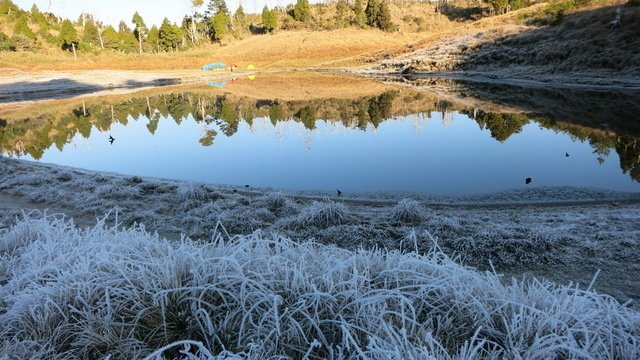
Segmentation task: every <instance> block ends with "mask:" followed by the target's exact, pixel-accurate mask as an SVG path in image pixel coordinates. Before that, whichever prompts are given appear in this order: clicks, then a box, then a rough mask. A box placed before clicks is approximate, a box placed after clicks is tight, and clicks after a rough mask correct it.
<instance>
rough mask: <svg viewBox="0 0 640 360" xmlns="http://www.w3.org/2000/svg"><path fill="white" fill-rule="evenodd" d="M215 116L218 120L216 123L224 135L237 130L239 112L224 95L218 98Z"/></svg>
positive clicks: (229, 134)
mask: <svg viewBox="0 0 640 360" xmlns="http://www.w3.org/2000/svg"><path fill="white" fill-rule="evenodd" d="M215 117H216V119H217V120H218V121H217V123H218V126H220V129H221V130H222V133H223V134H225V135H226V136H231V135H233V134H235V133H236V132H238V125H239V123H240V114H239V113H238V111H237V110H236V108H235V106H234V104H233V102H231V100H229V99H227V98H226V97H219V98H218V102H217V111H216V115H215Z"/></svg>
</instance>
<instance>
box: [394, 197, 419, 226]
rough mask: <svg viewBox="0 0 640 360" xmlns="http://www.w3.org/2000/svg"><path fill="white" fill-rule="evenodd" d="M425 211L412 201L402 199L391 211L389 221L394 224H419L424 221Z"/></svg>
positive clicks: (416, 202)
mask: <svg viewBox="0 0 640 360" xmlns="http://www.w3.org/2000/svg"><path fill="white" fill-rule="evenodd" d="M424 217H425V209H424V208H423V207H422V205H420V203H419V202H418V201H416V200H413V199H402V200H400V202H398V204H397V205H396V206H395V207H394V208H393V210H392V211H391V221H392V222H395V223H409V224H419V223H421V222H422V221H423V220H424Z"/></svg>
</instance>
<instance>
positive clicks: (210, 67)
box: [202, 61, 226, 71]
mask: <svg viewBox="0 0 640 360" xmlns="http://www.w3.org/2000/svg"><path fill="white" fill-rule="evenodd" d="M225 66H226V64H225V63H223V62H219V61H216V62H213V63H211V64H207V65H205V66H203V67H202V70H207V71H209V70H213V69H215V68H221V67H225Z"/></svg>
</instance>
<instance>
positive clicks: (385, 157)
mask: <svg viewBox="0 0 640 360" xmlns="http://www.w3.org/2000/svg"><path fill="white" fill-rule="evenodd" d="M110 139H113V140H111V141H110ZM0 149H1V151H2V154H3V155H4V156H10V157H16V158H21V159H27V160H35V161H40V162H45V163H53V164H58V165H63V166H70V167H77V168H82V169H89V170H95V171H105V172H114V173H120V174H126V175H135V176H142V177H156V178H169V179H180V180H189V181H197V182H205V183H212V184H228V185H236V186H245V185H249V186H251V187H260V188H273V189H282V190H305V191H306V190H314V191H315V190H318V191H332V192H335V191H336V190H337V189H340V190H341V191H342V192H345V193H369V192H412V193H424V194H437V195H462V194H474V193H489V192H496V191H502V190H509V189H517V188H523V187H539V186H576V187H591V188H602V189H609V190H620V191H633V192H637V191H640V93H638V92H618V91H604V90H603V91H600V90H575V89H540V88H527V87H519V86H510V85H495V84H488V83H471V82H461V81H454V80H443V79H436V78H400V77H388V78H376V79H370V78H360V77H349V76H338V75H332V74H310V73H293V74H272V75H268V74H264V75H257V76H255V77H253V76H252V77H251V78H249V77H239V78H236V79H233V80H229V81H217V80H216V82H212V81H203V82H202V84H191V85H172V86H164V87H158V88H152V89H145V90H141V91H138V92H134V93H129V94H126V95H125V94H120V95H112V96H111V95H110V96H100V97H92V96H83V97H80V98H69V99H57V100H48V101H44V102H38V103H36V104H35V105H34V106H25V107H17V108H13V109H12V108H9V109H8V110H4V111H0ZM527 178H530V180H531V181H530V183H528V184H527V183H526V181H525V179H527Z"/></svg>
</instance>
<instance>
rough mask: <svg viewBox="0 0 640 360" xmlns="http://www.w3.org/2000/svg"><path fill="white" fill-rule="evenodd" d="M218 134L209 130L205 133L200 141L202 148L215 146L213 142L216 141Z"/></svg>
mask: <svg viewBox="0 0 640 360" xmlns="http://www.w3.org/2000/svg"><path fill="white" fill-rule="evenodd" d="M217 135H218V132H217V131H215V130H213V129H207V130H205V132H204V136H202V137H201V138H200V140H199V142H200V144H202V146H211V145H213V141H214V140H215V139H216V136H217Z"/></svg>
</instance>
